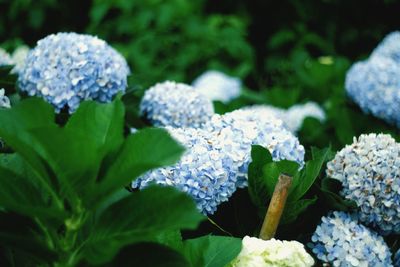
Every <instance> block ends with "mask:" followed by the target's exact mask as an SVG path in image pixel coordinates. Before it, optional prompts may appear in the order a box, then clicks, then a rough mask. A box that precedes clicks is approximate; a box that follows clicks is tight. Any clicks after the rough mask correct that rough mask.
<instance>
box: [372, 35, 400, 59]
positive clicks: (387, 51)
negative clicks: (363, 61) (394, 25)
mask: <svg viewBox="0 0 400 267" xmlns="http://www.w3.org/2000/svg"><path fill="white" fill-rule="evenodd" d="M372 56H382V57H388V58H391V59H393V60H394V61H396V62H397V63H398V64H400V31H396V32H392V33H390V34H388V35H387V36H386V37H385V38H384V39H383V40H382V42H381V43H380V44H379V45H378V47H377V48H375V50H374V51H373V52H372Z"/></svg>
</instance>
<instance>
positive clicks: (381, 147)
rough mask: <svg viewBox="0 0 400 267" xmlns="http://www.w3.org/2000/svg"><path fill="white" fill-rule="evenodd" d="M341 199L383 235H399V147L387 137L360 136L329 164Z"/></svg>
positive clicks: (385, 135)
mask: <svg viewBox="0 0 400 267" xmlns="http://www.w3.org/2000/svg"><path fill="white" fill-rule="evenodd" d="M326 174H327V175H328V176H329V177H331V178H334V179H337V180H339V181H341V183H342V185H343V189H342V191H341V195H342V196H344V197H345V198H346V199H349V200H353V201H355V202H356V203H357V206H358V208H359V212H358V216H359V219H360V220H361V221H362V222H364V223H366V224H368V225H370V226H371V227H374V228H376V229H377V230H378V231H379V232H380V233H381V234H389V233H397V234H398V233H400V144H399V143H396V141H395V140H394V139H393V138H392V137H391V136H390V135H387V134H378V135H377V134H368V135H361V136H360V137H359V138H358V139H356V138H355V139H354V141H353V143H352V144H351V145H347V146H346V147H345V148H343V149H342V150H341V151H339V152H338V153H337V154H336V156H335V158H334V159H333V160H332V161H330V162H328V164H327V171H326Z"/></svg>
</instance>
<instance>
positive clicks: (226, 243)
mask: <svg viewBox="0 0 400 267" xmlns="http://www.w3.org/2000/svg"><path fill="white" fill-rule="evenodd" d="M241 248H242V240H241V239H239V238H235V237H226V236H211V235H210V236H203V237H200V238H196V239H189V240H186V241H185V243H184V253H185V255H186V257H187V259H188V260H189V261H190V263H191V266H192V267H225V266H226V265H227V264H229V263H230V262H231V261H232V260H233V259H235V258H236V256H237V255H238V254H239V253H240V250H241Z"/></svg>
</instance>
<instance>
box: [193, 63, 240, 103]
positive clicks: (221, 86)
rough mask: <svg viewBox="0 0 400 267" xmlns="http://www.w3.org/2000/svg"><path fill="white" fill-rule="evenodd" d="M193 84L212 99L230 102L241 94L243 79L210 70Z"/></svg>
mask: <svg viewBox="0 0 400 267" xmlns="http://www.w3.org/2000/svg"><path fill="white" fill-rule="evenodd" d="M192 85H193V87H194V88H196V90H197V91H198V92H200V93H201V94H203V95H205V96H206V97H207V98H209V99H210V100H212V101H215V100H219V101H221V102H224V103H228V102H229V101H231V100H233V99H235V98H237V97H239V96H240V93H241V87H242V81H241V80H240V79H239V78H235V77H230V76H228V75H226V74H225V73H222V72H219V71H216V70H209V71H206V72H205V73H203V74H202V75H200V76H199V77H197V78H196V80H194V81H193V83H192Z"/></svg>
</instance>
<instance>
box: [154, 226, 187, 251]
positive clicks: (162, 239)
mask: <svg viewBox="0 0 400 267" xmlns="http://www.w3.org/2000/svg"><path fill="white" fill-rule="evenodd" d="M155 241H157V243H160V244H163V245H166V246H168V247H170V248H173V249H175V250H176V251H181V250H182V248H183V241H182V235H181V231H180V230H171V231H165V232H163V233H161V234H160V235H158V236H157V237H156V239H155Z"/></svg>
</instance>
